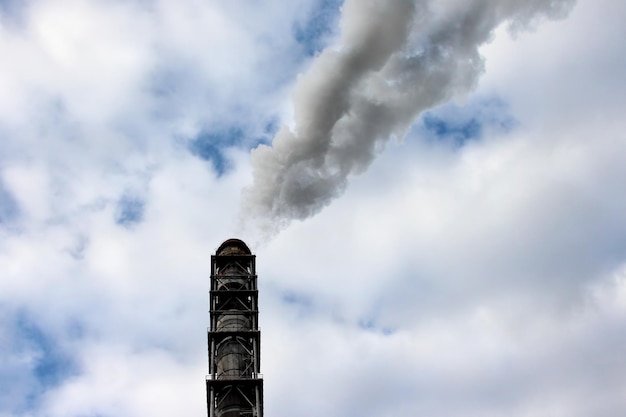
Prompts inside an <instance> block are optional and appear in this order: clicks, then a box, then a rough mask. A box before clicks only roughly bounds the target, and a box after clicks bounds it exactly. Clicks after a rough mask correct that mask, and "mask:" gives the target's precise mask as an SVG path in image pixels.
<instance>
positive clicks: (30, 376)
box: [0, 312, 78, 413]
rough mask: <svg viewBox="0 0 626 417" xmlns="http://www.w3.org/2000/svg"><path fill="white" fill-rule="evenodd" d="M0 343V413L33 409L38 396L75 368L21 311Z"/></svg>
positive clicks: (68, 357) (65, 355)
mask: <svg viewBox="0 0 626 417" xmlns="http://www.w3.org/2000/svg"><path fill="white" fill-rule="evenodd" d="M8 324H9V326H7V327H8V329H5V331H7V330H8V331H7V332H6V333H4V335H6V336H7V339H8V340H5V341H2V342H1V343H0V354H1V355H2V361H0V410H1V411H8V412H15V413H17V412H20V411H24V410H28V409H32V408H33V407H36V406H37V404H38V401H39V399H40V398H41V396H42V395H43V394H44V393H45V392H46V391H48V390H49V389H52V388H54V387H56V386H58V385H59V384H60V383H62V381H64V380H65V379H67V378H68V377H70V376H72V375H75V374H76V372H77V371H78V366H77V364H76V363H75V361H73V360H72V358H71V357H70V355H69V354H68V353H67V352H65V351H64V350H63V349H62V347H61V346H60V345H59V343H58V342H57V341H56V340H55V339H54V338H53V337H52V336H51V335H50V334H48V333H47V332H46V331H45V329H43V328H41V327H40V326H39V325H38V324H37V323H36V322H35V321H34V320H33V318H32V317H30V316H29V315H28V314H26V313H24V312H20V313H17V314H15V315H14V318H13V320H12V322H11V323H8Z"/></svg>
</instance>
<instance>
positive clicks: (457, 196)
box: [0, 0, 626, 417]
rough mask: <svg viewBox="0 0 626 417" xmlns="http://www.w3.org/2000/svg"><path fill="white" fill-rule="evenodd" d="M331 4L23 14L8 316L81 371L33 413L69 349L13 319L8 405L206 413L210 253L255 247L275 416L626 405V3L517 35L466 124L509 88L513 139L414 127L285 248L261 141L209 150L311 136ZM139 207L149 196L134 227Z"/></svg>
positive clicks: (61, 5)
mask: <svg viewBox="0 0 626 417" xmlns="http://www.w3.org/2000/svg"><path fill="white" fill-rule="evenodd" d="M449 3H450V2H449ZM316 4H317V3H316V2H314V1H301V2H290V3H289V4H285V2H279V1H272V2H267V3H264V4H256V3H255V4H248V2H243V1H233V2H229V3H228V4H224V3H223V2H200V1H185V2H177V3H174V2H158V1H156V2H132V3H129V2H127V3H120V2H98V1H96V2H86V1H71V2H60V1H43V0H41V1H39V2H31V3H30V5H29V6H28V7H27V8H25V9H24V10H22V12H20V13H21V15H20V16H21V17H20V19H21V20H20V22H21V23H20V24H15V25H9V24H6V23H4V22H6V21H7V20H6V18H3V20H1V22H3V23H2V25H1V26H0V54H1V55H2V56H3V65H0V89H2V91H3V94H0V185H1V187H2V188H1V189H0V192H2V193H4V194H2V197H1V198H0V204H5V202H6V201H9V199H10V201H11V204H14V205H15V208H14V209H11V210H14V211H15V213H14V214H12V215H11V216H5V217H0V222H1V223H0V271H2V273H0V288H1V291H0V305H1V306H2V308H1V309H0V313H1V314H0V322H2V324H3V326H2V328H3V329H10V328H13V327H12V326H14V322H15V320H16V317H18V316H19V314H27V315H28V317H29V318H30V319H31V320H32V322H33V323H34V324H33V325H34V326H36V328H37V329H38V331H40V332H41V333H42V334H43V335H45V337H46V338H47V339H46V340H51V341H54V342H55V343H56V345H55V346H56V347H55V348H56V349H58V351H59V352H62V353H63V354H65V355H68V356H69V357H70V358H71V359H72V361H73V362H74V363H73V365H74V366H75V372H71V373H70V374H69V375H63V377H62V378H61V380H60V381H59V383H58V384H52V385H51V386H46V387H45V388H43V392H41V393H40V395H36V396H35V399H34V400H33V403H32V404H30V407H25V408H24V407H23V404H27V403H28V401H27V397H28V396H29V395H30V394H32V392H33V390H35V391H38V390H40V388H41V385H39V384H40V383H39V382H38V381H37V375H36V372H35V371H34V369H35V367H36V363H37V360H40V359H37V358H41V357H45V355H46V346H44V344H42V343H40V344H39V345H37V342H36V341H32V340H31V341H29V343H30V345H28V346H30V347H29V349H30V350H28V349H18V348H17V347H19V346H20V340H21V339H20V337H22V338H23V337H25V336H24V335H22V336H20V335H17V334H13V333H11V332H10V331H8V330H3V331H2V332H1V333H0V336H1V337H2V340H1V341H0V352H1V353H2V354H3V356H4V357H6V358H7V359H6V361H4V362H3V364H1V365H0V375H11V380H13V381H14V384H13V385H11V387H12V388H11V395H12V397H13V398H15V399H16V400H15V401H14V402H11V403H9V402H7V401H5V402H2V401H4V398H5V397H3V396H2V395H0V407H2V408H4V409H0V416H12V417H14V416H39V415H41V416H43V415H47V416H58V417H62V416H73V415H102V416H106V415H117V416H122V417H123V416H143V415H146V414H150V415H154V416H169V415H172V414H176V413H180V412H181V410H182V412H183V413H185V414H189V415H191V414H202V413H205V412H206V409H205V407H206V402H205V398H204V395H205V392H204V390H205V388H204V380H203V379H204V373H205V372H206V368H207V363H206V362H207V360H206V335H205V333H204V331H205V328H206V323H207V322H208V320H207V296H206V292H207V288H208V279H209V263H210V255H211V253H212V252H214V250H215V249H216V248H217V246H218V245H219V244H220V243H221V242H222V241H223V240H225V239H227V238H229V237H232V236H233V235H235V234H240V235H241V236H240V237H242V238H244V239H245V240H246V241H247V242H248V243H249V244H250V246H251V247H252V249H253V250H254V251H255V252H256V253H257V256H258V259H257V263H258V273H259V284H260V287H261V293H260V303H261V304H260V309H261V318H260V320H261V330H262V334H263V338H262V343H263V344H262V352H263V353H262V371H263V374H264V377H265V401H266V407H265V412H266V415H278V416H281V415H284V416H287V415H299V414H326V415H329V416H340V415H341V416H352V415H355V416H356V415H359V416H374V415H383V416H396V415H428V416H432V417H438V416H441V417H443V416H458V415H463V416H481V417H484V416H502V415H507V416H513V417H522V416H534V417H535V416H546V417H554V416H560V415H563V416H565V415H577V416H585V417H586V416H589V417H592V416H593V417H598V416H603V417H604V416H606V417H617V416H621V415H623V414H624V412H625V411H626V404H625V403H624V400H623V398H625V396H624V392H623V389H622V388H621V387H623V386H625V385H624V382H625V381H624V377H623V375H624V370H625V369H626V363H624V359H623V358H622V357H623V354H622V352H621V351H622V350H623V349H622V347H623V345H624V326H623V323H624V318H625V317H624V315H625V313H626V298H625V297H626V295H625V294H626V291H625V290H624V288H625V285H624V264H625V257H626V241H625V240H624V238H623V236H625V235H626V234H625V233H624V232H625V231H626V230H625V228H626V223H625V222H624V220H623V213H624V211H625V209H626V199H625V197H624V193H623V192H622V189H623V185H622V184H623V183H624V180H625V179H626V171H625V169H626V168H624V164H623V161H624V157H625V156H626V144H625V142H624V140H623V135H622V131H623V130H624V122H623V121H622V119H623V117H622V115H621V113H622V109H623V108H624V104H625V103H624V97H626V95H624V94H622V93H623V90H624V83H623V81H622V74H623V72H624V67H625V65H626V62H625V61H624V59H623V57H622V56H621V55H620V54H619V53H618V51H620V50H621V49H623V45H622V44H623V40H622V39H624V36H623V35H624V33H623V32H624V28H623V25H622V24H621V22H620V21H619V20H620V16H622V15H623V12H624V10H623V9H624V7H623V6H622V5H621V4H618V3H617V2H613V1H611V0H603V1H600V2H599V3H598V2H597V1H596V2H592V1H591V0H582V1H579V3H578V4H577V5H576V7H575V8H574V9H573V11H572V13H571V15H570V16H568V17H567V18H566V19H564V20H561V21H556V22H541V23H540V24H537V25H536V29H535V30H534V31H533V32H520V33H518V34H517V36H516V38H515V39H512V38H510V37H509V35H508V33H507V32H506V30H504V29H499V30H498V31H497V33H496V37H495V38H494V40H493V41H492V42H491V43H490V44H488V45H487V46H485V47H483V48H482V49H481V51H482V53H483V54H484V56H485V68H486V71H485V74H484V77H483V78H482V79H481V81H480V82H479V84H478V87H477V90H476V92H475V93H473V95H470V96H468V97H467V100H466V103H468V108H467V109H465V110H464V111H467V113H468V114H470V115H471V112H472V111H474V110H473V107H472V106H473V105H474V104H475V103H477V102H480V101H481V100H482V99H483V98H487V99H489V98H495V99H497V100H499V101H500V102H502V103H504V104H503V106H502V108H499V109H498V111H499V112H505V113H506V112H508V115H503V116H510V117H511V119H512V120H515V125H514V126H513V128H512V129H511V130H510V131H507V130H506V129H504V130H502V129H491V128H490V127H489V126H488V125H487V124H485V125H483V129H482V130H481V132H480V135H479V137H477V138H474V139H472V140H470V141H467V142H465V143H463V144H455V143H452V141H447V140H442V141H440V142H438V141H437V139H436V135H432V134H431V135H430V136H428V137H424V132H423V131H422V130H420V129H419V128H416V129H413V130H412V131H411V133H410V134H409V136H408V137H407V138H406V140H405V141H404V142H403V143H395V142H392V143H389V144H388V145H387V149H386V150H384V151H382V152H380V155H379V158H378V159H377V160H376V161H374V162H373V164H372V166H371V167H370V169H369V170H368V171H367V172H365V173H363V174H362V175H360V176H358V177H354V178H352V177H351V178H350V184H349V185H348V187H347V189H346V192H345V194H344V195H343V196H342V198H340V199H338V200H336V201H335V202H334V203H333V204H332V205H330V206H329V207H328V208H327V209H326V210H324V211H323V212H322V213H320V214H319V215H318V216H315V217H313V218H311V219H308V220H306V221H302V222H295V223H294V224H292V225H291V226H290V227H289V228H288V229H286V230H285V231H284V232H282V233H281V234H280V235H278V236H277V237H276V238H275V239H274V240H272V241H269V242H263V241H260V240H259V237H258V236H256V235H255V234H254V233H253V232H251V231H249V230H240V224H239V220H240V218H239V211H238V210H239V205H240V199H241V190H242V188H243V187H244V186H245V185H246V184H249V183H250V181H251V175H252V168H251V166H250V162H249V154H248V149H247V148H246V147H247V146H249V145H250V144H251V143H255V141H257V140H258V137H245V138H244V139H243V140H242V142H243V143H242V144H241V145H233V146H228V147H226V148H224V149H221V151H222V152H223V153H224V157H226V158H228V159H229V160H230V161H231V162H232V163H231V169H230V170H229V171H226V172H225V173H224V174H223V175H222V176H219V177H218V175H217V173H216V172H215V170H214V167H213V166H212V165H211V162H210V161H205V160H202V159H201V158H198V157H197V156H194V155H193V154H192V153H191V152H190V151H189V149H188V142H189V141H190V140H192V139H193V138H194V137H195V135H197V134H199V133H200V132H206V131H211V129H215V130H217V131H220V132H223V131H224V128H225V127H226V128H229V127H231V126H235V127H237V126H243V127H242V129H243V130H244V135H251V136H259V137H260V136H262V135H268V132H265V133H263V129H264V126H265V125H266V124H268V123H271V122H272V119H274V118H276V117H278V116H280V117H284V118H285V120H281V123H282V122H284V123H287V124H288V123H290V122H291V120H289V117H290V116H289V114H290V111H291V110H290V109H289V104H288V96H289V94H290V91H291V88H292V86H293V85H294V84H295V73H296V72H298V71H302V70H304V68H305V67H306V66H307V65H310V59H311V58H310V57H306V56H304V52H303V51H304V48H302V47H301V46H299V45H297V42H296V41H295V40H294V38H293V36H294V35H293V30H294V29H293V28H294V24H295V22H300V23H301V22H304V21H306V20H307V18H308V17H309V16H310V14H311V13H313V10H314V9H315V7H316ZM442 4H443V3H442ZM446 4H448V3H446ZM458 4H459V5H460V4H461V3H458ZM0 10H4V9H0ZM334 30H337V29H336V28H335V29H334ZM330 36H334V34H332V35H330ZM459 105H461V106H462V105H463V103H461V104H459ZM476 111H478V110H476ZM480 111H483V112H484V111H490V110H489V108H488V107H487V110H485V109H482V110H480ZM441 114H442V115H445V114H446V113H445V112H442V113H441ZM483 115H484V114H483ZM442 117H443V116H442ZM481 117H482V116H481ZM498 117H499V116H498ZM479 119H480V118H479ZM485 120H487V119H480V120H479V122H484V121H485ZM5 195H6V196H8V197H6V196H5ZM124 197H129V198H130V197H132V198H135V199H136V200H137V201H140V202H141V203H142V204H143V205H142V207H143V208H142V210H143V211H142V213H141V220H140V221H137V222H135V223H132V224H131V225H126V226H124V225H119V224H116V218H117V216H119V210H120V208H119V202H120V200H121V199H122V198H124ZM7 204H8V203H7ZM1 213H5V211H3V209H2V208H0V214H1ZM33 352H35V353H36V354H35V353H33ZM29 355H30V356H29ZM37 355H39V356H37ZM42 355H43V356H42ZM13 378H15V379H13ZM3 386H4V385H2V384H0V387H3ZM19 404H21V405H20V406H18V405H19ZM20 407H22V408H20Z"/></svg>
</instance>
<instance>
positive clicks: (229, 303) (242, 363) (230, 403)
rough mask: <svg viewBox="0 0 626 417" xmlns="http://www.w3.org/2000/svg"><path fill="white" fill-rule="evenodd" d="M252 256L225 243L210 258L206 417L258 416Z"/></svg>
mask: <svg viewBox="0 0 626 417" xmlns="http://www.w3.org/2000/svg"><path fill="white" fill-rule="evenodd" d="M255 259H256V257H255V255H252V253H251V252H250V249H249V248H248V246H247V245H246V244H245V243H244V242H242V241H241V240H239V239H229V240H227V241H225V242H224V243H222V244H221V246H220V247H219V248H218V249H217V252H216V254H215V255H213V256H211V289H210V293H209V300H210V320H211V326H210V328H209V331H208V346H209V375H207V378H206V387H207V405H208V414H209V417H244V416H245V417H248V416H253V417H263V376H262V375H261V374H260V373H259V372H260V367H261V364H260V354H261V351H260V345H261V332H260V331H259V327H258V322H259V310H258V298H259V297H258V294H259V292H258V289H257V276H256V265H255Z"/></svg>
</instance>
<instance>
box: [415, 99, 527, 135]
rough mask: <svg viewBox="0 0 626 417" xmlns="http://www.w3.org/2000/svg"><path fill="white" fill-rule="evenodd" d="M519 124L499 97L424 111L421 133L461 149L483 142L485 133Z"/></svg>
mask: <svg viewBox="0 0 626 417" xmlns="http://www.w3.org/2000/svg"><path fill="white" fill-rule="evenodd" d="M516 123H517V122H516V121H515V119H514V118H513V116H512V115H511V114H510V113H509V110H508V106H507V105H506V103H504V102H503V101H501V100H499V99H497V98H490V99H484V98H479V99H475V100H473V101H471V102H470V103H468V104H467V105H465V106H458V105H455V104H445V105H443V106H440V107H438V108H435V109H433V110H431V111H428V112H425V113H424V114H423V115H422V123H421V126H419V127H418V130H421V131H422V133H425V134H426V136H428V137H431V138H434V139H435V140H438V141H444V142H449V143H451V144H453V145H454V146H456V147H461V146H463V145H465V144H467V143H468V142H471V141H475V140H480V139H481V138H482V137H483V135H484V134H485V131H494V132H501V133H506V132H509V131H511V130H512V129H513V128H514V127H515V125H516Z"/></svg>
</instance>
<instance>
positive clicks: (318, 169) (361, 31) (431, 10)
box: [243, 0, 575, 233]
mask: <svg viewBox="0 0 626 417" xmlns="http://www.w3.org/2000/svg"><path fill="white" fill-rule="evenodd" d="M574 2H575V0H346V1H345V3H344V5H343V8H342V17H341V36H340V39H339V42H338V44H337V45H333V46H331V47H328V48H327V49H326V50H324V51H323V52H322V53H321V54H320V55H319V56H318V57H317V58H316V59H315V61H314V62H313V64H312V67H311V68H310V70H309V72H308V73H307V74H305V75H303V76H301V77H300V78H299V80H298V83H297V86H296V90H295V92H294V96H293V105H294V116H295V120H294V122H295V124H294V127H293V128H289V127H286V126H283V127H282V129H281V130H280V131H279V132H278V133H277V135H276V137H275V138H274V140H273V143H272V146H271V147H270V146H264V145H261V146H259V147H258V148H257V149H255V150H254V151H253V152H252V168H253V184H252V186H251V187H249V188H246V189H244V192H243V213H244V215H245V217H247V218H250V217H252V218H255V219H256V220H257V221H260V226H261V227H262V228H263V229H265V230H266V231H270V233H271V231H272V230H273V231H276V230H277V229H278V228H281V227H284V226H286V225H287V224H288V223H289V222H290V221H291V220H293V219H305V218H307V217H310V216H312V215H314V214H316V213H318V212H319V211H320V210H321V209H322V208H323V207H325V206H326V205H328V204H329V203H330V202H331V201H332V200H333V199H334V198H336V197H337V196H339V195H340V194H341V193H342V192H343V191H344V189H345V187H346V184H347V181H348V178H349V177H350V175H354V174H358V173H360V172H362V171H364V170H365V169H366V168H367V167H368V166H369V165H370V163H371V162H372V160H373V159H374V157H375V156H376V154H377V152H379V151H380V149H381V148H382V147H383V145H384V143H385V142H386V141H387V140H389V139H390V138H391V137H397V138H402V137H404V135H405V133H406V131H407V129H408V128H409V127H410V125H411V124H412V123H413V122H414V121H415V119H416V118H417V117H418V116H419V114H420V113H421V112H422V111H424V110H427V109H429V108H431V107H434V106H436V105H439V104H442V103H444V102H446V101H448V100H450V99H451V98H453V97H454V96H457V95H462V94H465V93H467V92H468V91H470V90H471V89H472V88H473V87H474V86H475V85H476V83H477V80H478V78H479V76H480V75H481V73H482V72H483V70H484V65H483V60H482V57H481V56H480V54H479V50H478V49H479V47H480V46H481V45H482V44H484V43H485V42H488V41H489V40H490V38H491V37H492V36H493V31H494V29H495V28H496V27H498V26H499V25H501V24H503V23H506V24H508V25H509V27H510V28H511V29H512V30H514V31H515V30H519V29H522V28H524V27H527V26H528V25H529V24H533V23H534V22H536V21H537V20H538V19H539V20H540V19H543V18H546V17H547V18H557V17H564V16H565V15H566V14H567V13H568V11H569V10H570V9H571V7H572V6H573V4H574Z"/></svg>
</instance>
